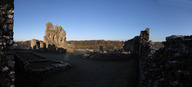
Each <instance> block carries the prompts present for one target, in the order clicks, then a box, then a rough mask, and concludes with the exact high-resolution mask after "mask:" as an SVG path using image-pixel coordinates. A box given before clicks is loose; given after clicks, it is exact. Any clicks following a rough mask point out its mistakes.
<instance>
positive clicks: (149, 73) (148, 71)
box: [142, 35, 192, 87]
mask: <svg viewBox="0 0 192 87" xmlns="http://www.w3.org/2000/svg"><path fill="white" fill-rule="evenodd" d="M163 44H164V46H165V47H164V48H160V49H159V50H156V52H155V53H153V52H152V53H149V54H148V55H147V57H145V58H144V59H143V62H144V71H143V75H144V79H143V84H142V85H143V87H191V86H192V36H176V35H173V36H170V37H167V38H166V42H163Z"/></svg>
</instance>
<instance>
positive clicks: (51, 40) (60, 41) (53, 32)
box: [44, 22, 67, 49]
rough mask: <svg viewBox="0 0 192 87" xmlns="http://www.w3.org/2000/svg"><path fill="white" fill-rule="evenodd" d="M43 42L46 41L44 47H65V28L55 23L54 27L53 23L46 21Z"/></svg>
mask: <svg viewBox="0 0 192 87" xmlns="http://www.w3.org/2000/svg"><path fill="white" fill-rule="evenodd" d="M44 42H45V43H46V48H48V47H49V46H52V45H55V46H56V47H58V48H64V49H67V42H66V32H65V30H64V29H63V28H62V27H61V26H57V25H55V29H54V28H53V24H52V23H50V22H48V23H47V24H46V30H45V36H44Z"/></svg>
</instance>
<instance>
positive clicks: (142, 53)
mask: <svg viewBox="0 0 192 87" xmlns="http://www.w3.org/2000/svg"><path fill="white" fill-rule="evenodd" d="M149 53H150V42H149V29H148V28H146V29H145V30H144V31H141V33H140V39H139V60H138V61H139V82H138V86H139V87H143V83H145V82H143V80H144V79H145V76H144V70H145V68H146V67H144V65H145V62H146V61H145V58H146V57H148V54H149Z"/></svg>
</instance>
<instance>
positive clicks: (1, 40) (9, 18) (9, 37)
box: [0, 0, 15, 87]
mask: <svg viewBox="0 0 192 87" xmlns="http://www.w3.org/2000/svg"><path fill="white" fill-rule="evenodd" d="M13 14H14V3H13V0H0V87H13V86H14V82H15V71H14V64H15V62H14V56H13V54H14V53H13V16H14V15H13Z"/></svg>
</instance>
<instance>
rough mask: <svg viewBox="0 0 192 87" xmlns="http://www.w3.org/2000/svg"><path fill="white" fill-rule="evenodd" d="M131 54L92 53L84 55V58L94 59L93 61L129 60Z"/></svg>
mask: <svg viewBox="0 0 192 87" xmlns="http://www.w3.org/2000/svg"><path fill="white" fill-rule="evenodd" d="M130 56H131V55H130V54H129V53H125V52H114V53H99V52H91V53H86V54H84V55H83V58H88V59H93V60H122V59H129V58H130Z"/></svg>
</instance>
